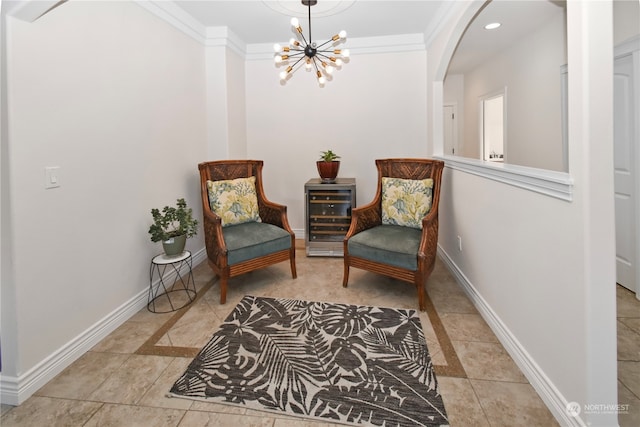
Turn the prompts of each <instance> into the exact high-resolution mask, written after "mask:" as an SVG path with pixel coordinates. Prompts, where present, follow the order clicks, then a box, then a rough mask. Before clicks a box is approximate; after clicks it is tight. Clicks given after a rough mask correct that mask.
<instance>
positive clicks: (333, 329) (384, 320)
mask: <svg viewBox="0 0 640 427" xmlns="http://www.w3.org/2000/svg"><path fill="white" fill-rule="evenodd" d="M170 395H171V396H176V397H184V398H190V399H196V400H207V401H212V402H217V403H225V404H231V405H239V406H242V407H245V408H250V409H257V410H263V411H264V410H267V411H276V412H282V413H285V414H286V415H292V416H299V417H303V418H310V419H316V420H323V421H327V422H333V423H341V424H348V425H357V426H362V425H365V426H370V425H372V426H442V425H448V421H447V415H446V411H445V408H444V403H443V401H442V397H441V396H440V394H439V393H438V387H437V380H436V376H435V373H434V371H433V365H432V363H431V357H430V356H429V351H428V349H427V344H426V341H425V338H424V334H423V331H422V326H421V324H420V318H419V316H418V313H417V312H416V311H415V310H406V309H393V308H380V307H365V306H355V305H348V304H331V303H325V302H309V301H300V300H293V299H282V298H260V297H254V296H245V297H244V298H243V299H242V300H241V301H240V303H239V304H238V305H237V306H236V307H235V309H234V310H233V312H232V313H231V314H230V315H229V316H228V317H227V319H226V320H225V321H224V323H223V324H222V325H221V326H220V328H219V330H218V331H216V332H215V333H214V335H213V337H212V338H211V340H210V341H209V343H208V344H206V345H205V346H204V348H202V350H201V351H200V353H199V354H198V355H197V356H196V357H195V359H194V360H193V361H192V362H191V364H190V365H189V367H188V368H187V370H186V372H185V373H184V374H183V375H182V376H181V377H180V378H179V379H178V380H177V381H176V383H175V384H174V385H173V387H172V388H171V391H170Z"/></svg>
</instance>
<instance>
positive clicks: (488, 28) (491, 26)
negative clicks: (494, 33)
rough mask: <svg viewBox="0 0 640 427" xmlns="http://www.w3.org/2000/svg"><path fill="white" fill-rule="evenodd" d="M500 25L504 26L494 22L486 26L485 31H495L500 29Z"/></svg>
mask: <svg viewBox="0 0 640 427" xmlns="http://www.w3.org/2000/svg"><path fill="white" fill-rule="evenodd" d="M500 25H502V24H501V23H499V22H492V23H491V24H487V25H485V26H484V29H485V30H495V29H496V28H498V27H499V26H500Z"/></svg>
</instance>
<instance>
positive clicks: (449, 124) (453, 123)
mask: <svg viewBox="0 0 640 427" xmlns="http://www.w3.org/2000/svg"><path fill="white" fill-rule="evenodd" d="M456 115H457V112H456V107H455V105H445V106H444V154H446V155H449V156H452V155H459V154H460V153H458V131H457V129H458V128H457V126H458V125H457V123H458V122H457V120H458V119H457V117H456Z"/></svg>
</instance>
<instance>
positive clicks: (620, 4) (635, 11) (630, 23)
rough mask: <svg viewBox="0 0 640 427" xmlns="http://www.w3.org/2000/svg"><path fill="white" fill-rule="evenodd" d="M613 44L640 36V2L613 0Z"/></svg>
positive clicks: (635, 0) (636, 0) (634, 0)
mask: <svg viewBox="0 0 640 427" xmlns="http://www.w3.org/2000/svg"><path fill="white" fill-rule="evenodd" d="M613 22H614V24H615V25H614V27H613V43H614V45H617V44H619V43H622V42H623V41H625V40H628V39H630V38H631V37H633V36H636V35H638V34H640V25H638V22H640V2H639V1H638V0H615V1H614V2H613Z"/></svg>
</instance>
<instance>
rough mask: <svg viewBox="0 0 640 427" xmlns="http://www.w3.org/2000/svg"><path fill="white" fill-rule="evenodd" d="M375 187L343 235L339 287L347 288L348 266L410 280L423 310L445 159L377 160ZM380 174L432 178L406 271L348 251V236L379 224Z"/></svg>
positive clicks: (432, 263) (434, 248)
mask: <svg viewBox="0 0 640 427" xmlns="http://www.w3.org/2000/svg"><path fill="white" fill-rule="evenodd" d="M376 167H377V169H378V187H377V191H376V195H375V197H374V199H373V201H372V202H371V203H369V204H367V205H365V206H362V207H359V208H354V209H353V210H352V212H351V226H350V227H349V230H348V231H347V234H346V235H345V238H344V241H343V242H344V276H343V281H342V286H344V287H345V288H346V287H347V284H348V281H349V267H356V268H360V269H363V270H368V271H371V272H374V273H377V274H382V275H385V276H388V277H392V278H395V279H398V280H401V281H404V282H408V283H412V284H413V285H414V286H415V287H416V290H417V292H418V305H419V307H420V310H421V311H424V310H426V303H425V284H426V282H427V279H428V278H429V275H430V274H431V272H432V271H433V267H434V266H435V261H436V252H437V248H438V203H439V201H440V185H441V180H442V170H443V168H444V162H443V161H440V160H432V159H408V158H402V159H379V160H376ZM382 177H392V178H402V179H427V178H431V179H433V193H432V194H433V196H432V204H431V209H430V210H429V212H428V213H427V215H426V216H425V217H424V218H423V219H422V237H421V240H420V245H419V247H418V253H417V254H416V257H417V269H416V270H408V269H404V268H399V267H396V266H392V265H389V264H384V263H381V262H376V261H373V260H369V259H365V258H360V257H356V256H352V255H350V254H349V246H348V242H349V239H350V238H351V237H352V236H353V235H355V234H357V233H359V232H361V231H364V230H367V229H370V228H373V227H375V226H378V225H381V224H382Z"/></svg>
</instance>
